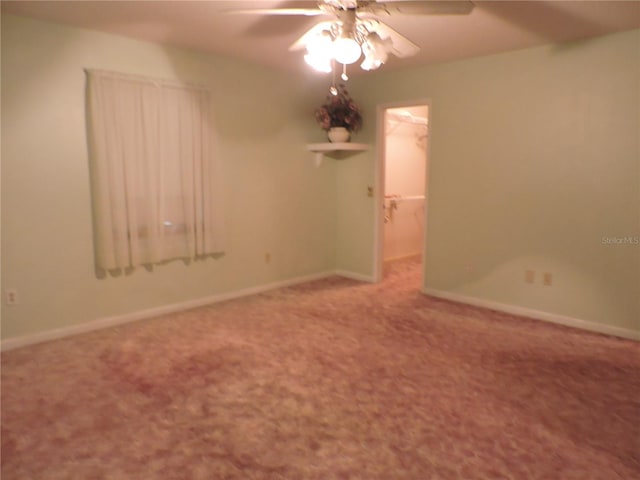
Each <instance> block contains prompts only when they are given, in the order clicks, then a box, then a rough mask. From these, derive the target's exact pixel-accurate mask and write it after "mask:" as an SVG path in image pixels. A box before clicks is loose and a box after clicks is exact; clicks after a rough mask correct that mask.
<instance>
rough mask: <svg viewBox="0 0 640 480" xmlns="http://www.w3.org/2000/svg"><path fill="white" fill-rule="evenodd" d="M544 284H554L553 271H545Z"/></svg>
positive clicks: (548, 285)
mask: <svg viewBox="0 0 640 480" xmlns="http://www.w3.org/2000/svg"><path fill="white" fill-rule="evenodd" d="M542 284H543V285H546V286H547V287H550V286H551V285H553V275H551V273H549V272H545V273H544V277H543V278H542Z"/></svg>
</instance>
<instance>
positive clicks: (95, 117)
mask: <svg viewBox="0 0 640 480" xmlns="http://www.w3.org/2000/svg"><path fill="white" fill-rule="evenodd" d="M87 117H88V128H87V130H88V141H89V164H90V171H91V190H92V202H93V218H94V243H95V254H96V255H95V256H96V266H97V268H98V269H101V270H114V269H124V268H130V267H134V266H137V265H149V264H155V263H159V262H163V261H166V260H171V259H175V258H191V259H193V258H197V257H201V256H205V255H209V254H213V253H219V252H222V251H223V236H224V232H223V221H222V208H221V205H220V202H219V201H218V198H219V197H220V192H219V188H216V185H217V184H218V183H219V182H220V178H219V175H218V173H217V172H218V168H217V164H216V161H215V158H214V155H213V151H212V150H213V147H214V142H213V138H214V136H213V133H214V131H213V126H212V121H211V120H212V118H211V108H210V101H209V94H208V92H207V90H205V89H201V88H197V87H190V86H185V85H179V84H174V83H170V82H164V81H163V82H160V81H155V80H151V79H145V78H141V77H135V76H129V75H122V74H117V73H111V72H103V71H96V70H88V71H87Z"/></svg>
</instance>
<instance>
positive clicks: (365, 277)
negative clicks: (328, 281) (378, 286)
mask: <svg viewBox="0 0 640 480" xmlns="http://www.w3.org/2000/svg"><path fill="white" fill-rule="evenodd" d="M334 273H335V275H338V276H340V277H344V278H350V279H351V280H358V281H359V282H367V283H376V280H375V278H373V276H371V275H363V274H361V273H355V272H348V271H346V270H336V271H335V272H334Z"/></svg>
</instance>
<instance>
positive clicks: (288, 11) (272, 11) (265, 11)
mask: <svg viewBox="0 0 640 480" xmlns="http://www.w3.org/2000/svg"><path fill="white" fill-rule="evenodd" d="M227 13H231V14H239V15H304V16H305V17H315V16H317V15H328V13H327V12H325V11H324V10H320V9H318V8H253V9H246V10H228V11H227Z"/></svg>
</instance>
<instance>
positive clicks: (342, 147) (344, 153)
mask: <svg viewBox="0 0 640 480" xmlns="http://www.w3.org/2000/svg"><path fill="white" fill-rule="evenodd" d="M307 150H309V151H310V152H313V153H315V155H314V159H315V162H316V167H319V166H320V164H321V163H322V159H323V157H324V156H325V155H326V156H327V157H331V158H334V159H336V160H341V159H343V158H346V157H348V156H351V155H353V154H355V153H357V152H363V151H365V150H369V145H367V144H366V143H351V142H339V143H338V142H336V143H330V142H327V143H309V144H307Z"/></svg>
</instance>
